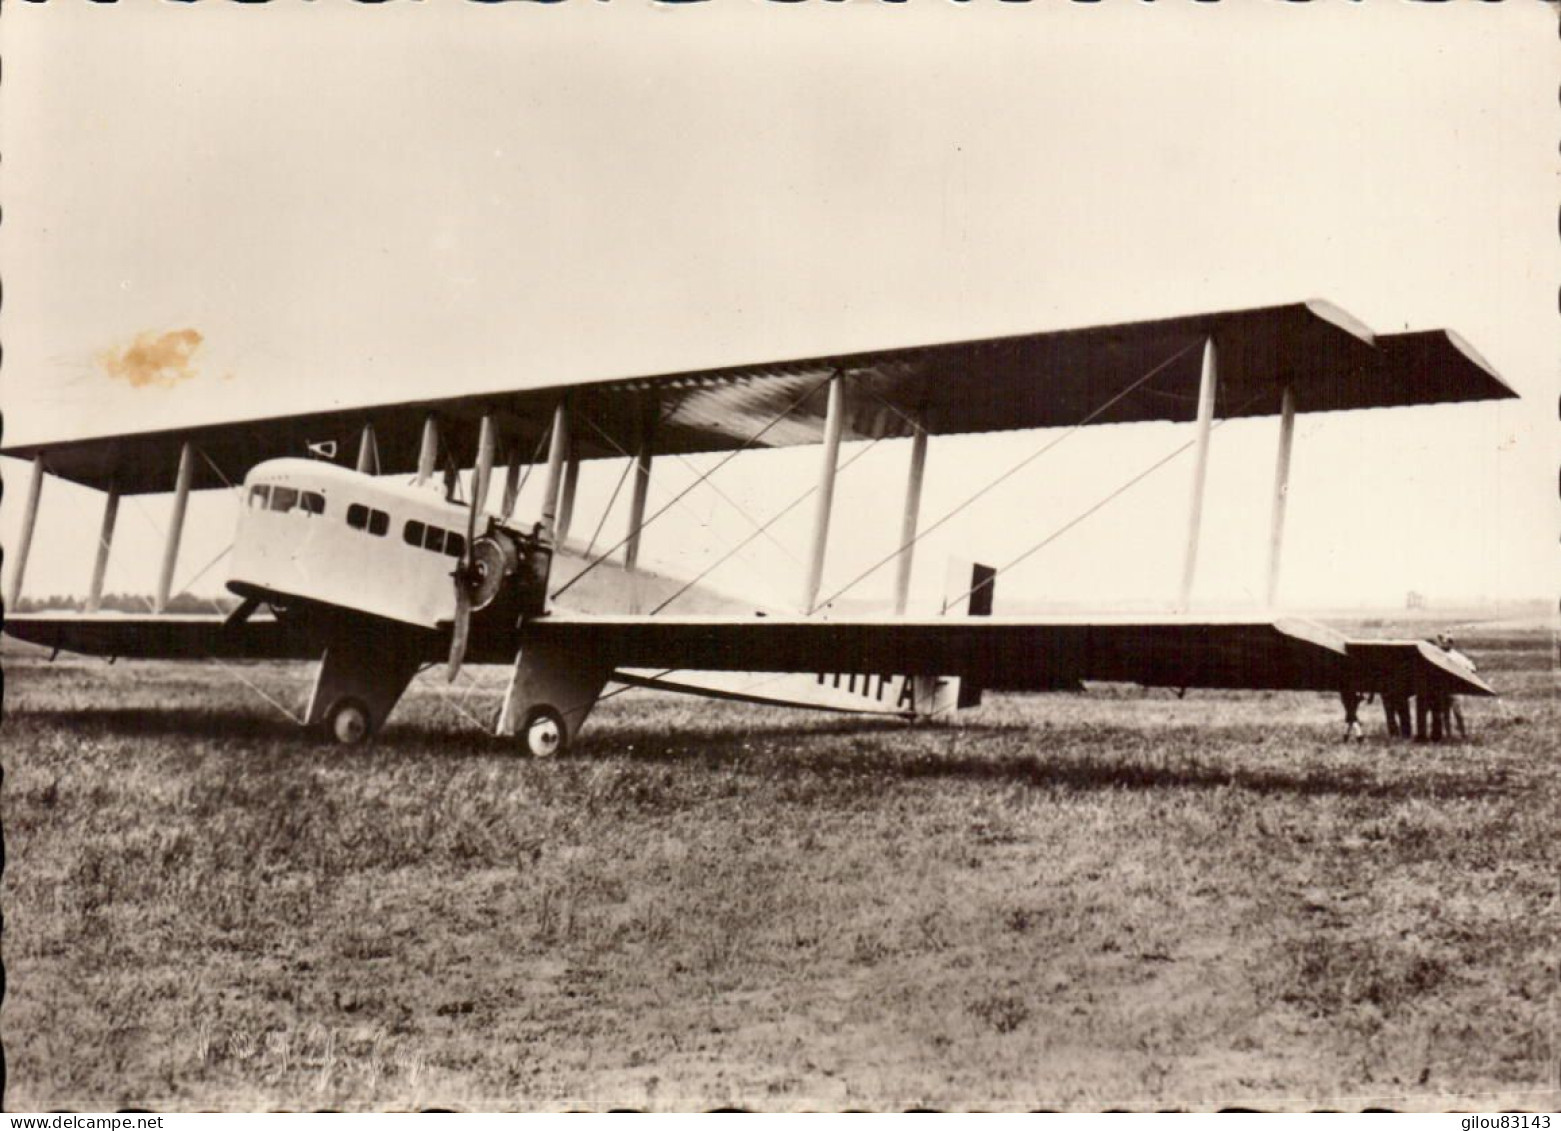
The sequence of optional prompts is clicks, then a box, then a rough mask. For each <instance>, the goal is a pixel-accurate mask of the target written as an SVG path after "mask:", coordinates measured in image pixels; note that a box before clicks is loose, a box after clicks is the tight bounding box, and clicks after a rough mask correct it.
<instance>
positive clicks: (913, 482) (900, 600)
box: [894, 424, 927, 616]
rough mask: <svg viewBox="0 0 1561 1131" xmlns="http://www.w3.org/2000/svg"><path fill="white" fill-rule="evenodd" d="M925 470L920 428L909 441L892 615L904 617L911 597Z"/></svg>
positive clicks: (923, 437) (923, 436)
mask: <svg viewBox="0 0 1561 1131" xmlns="http://www.w3.org/2000/svg"><path fill="white" fill-rule="evenodd" d="M926 466H927V430H926V429H925V428H923V427H922V426H921V425H920V424H917V425H916V431H915V433H914V435H913V436H912V437H911V469H910V474H909V475H908V476H907V477H906V480H905V517H904V518H903V519H902V520H901V523H900V560H899V562H898V563H897V564H896V566H895V574H894V615H895V616H904V615H905V606H906V604H907V603H908V602H909V601H910V596H911V565H912V563H913V561H914V559H915V555H916V523H917V520H918V519H919V518H920V516H921V479H922V472H923V471H924V470H925V469H926Z"/></svg>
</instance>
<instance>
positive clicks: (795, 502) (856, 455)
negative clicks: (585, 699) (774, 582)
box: [650, 436, 883, 616]
mask: <svg viewBox="0 0 1561 1131" xmlns="http://www.w3.org/2000/svg"><path fill="white" fill-rule="evenodd" d="M882 439H883V437H882V436H879V437H876V438H875V439H873V440H872V441H871V442H870V443H868V444H867V445H866V446H865V447H863V448H860V449H858V450H857V451H855V452H853V453H852V454H851V458H850V459H848V460H846V461H845V462H844V463H842V464H841V465H840V469H839V470H840V472H844V471H845V470H846V469H847V468H849V467H850V466H851V465H852V464H853V463H855V462H856V461H857V460H859V459H861V458H862V457H863V456H865V455H866V454H867V453H868V452H870V451H872V450H873V448H875V447H877V445H878V442H879V440H882ZM816 494H818V484H816V483H815V484H814V485H813V486H811V487H809V488H808V489H807V490H806V491H804V492H802V494H800V495H798V496H797V497H796V498H794V499H792V500H791V502H789V503H787V504H786V505H785V506H784V507H782V508H781V509H780V510H778V511H776V512H775V513H774V514H773V515H771V516H770V517H769V518H768V519H766V520H765V522H764V524H763V525H762V526H760V527H759V528H758V529H757V530H755V531H754V532H753V533H752V534H750V535H748V537H746V538H744V539H743V540H742V541H741V542H739V543H738V544H737V545H736V546H734V547H732V548H731V549H730V550H728V551H727V552H726V553H725V554H723V555H722V556H721V557H720V558H718V559H717V560H716V561H714V562H713V563H711V564H710V565H708V566H706V567H705V568H704V569H703V570H701V571H700V572H699V573H698V574H697V575H696V576H694V577H692V578H690V579H689V580H688V581H686V582H684V583H683V585H682V586H681V587H680V588H679V589H678V591H677V592H675V593H673V594H672V596H670V597H668V598H667V599H666V600H664V601H662V602H661V604H659V605H657V606H656V607H655V608H654V609H652V610H651V611H650V615H651V616H655V615H656V614H657V613H659V612H661V611H662V610H663V609H665V608H666V607H667V606H668V605H670V604H672V602H674V601H676V600H677V599H678V598H679V597H681V596H682V595H683V594H685V593H687V592H688V591H689V590H690V589H692V588H693V587H694V586H696V585H698V584H699V583H700V582H701V581H703V580H704V579H705V578H707V577H709V576H710V575H711V574H712V573H714V572H715V571H716V570H718V569H720V568H721V567H722V566H723V565H725V564H726V563H727V562H729V561H730V560H731V559H732V558H734V557H736V556H737V554H738V553H739V552H740V551H741V550H743V549H744V548H745V547H747V546H748V545H749V543H751V542H752V541H753V540H754V539H755V538H757V537H759V535H761V534H763V533H765V532H766V531H768V530H769V528H770V527H772V526H774V525H775V524H776V523H777V522H779V521H780V520H781V519H783V518H785V517H786V516H787V515H788V514H790V513H791V512H792V511H794V510H796V509H797V508H798V507H799V506H801V505H802V504H803V503H805V502H807V501H808V500H809V499H811V498H812V497H813V496H814V495H816Z"/></svg>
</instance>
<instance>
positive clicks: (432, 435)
mask: <svg viewBox="0 0 1561 1131" xmlns="http://www.w3.org/2000/svg"><path fill="white" fill-rule="evenodd" d="M438 465H439V419H438V417H436V416H434V414H433V413H429V414H428V415H427V416H425V417H423V439H422V442H421V443H420V444H419V445H418V449H417V482H419V483H427V482H428V481H429V480H430V479H432V478H433V477H434V471H435V470H436V469H437V467H438Z"/></svg>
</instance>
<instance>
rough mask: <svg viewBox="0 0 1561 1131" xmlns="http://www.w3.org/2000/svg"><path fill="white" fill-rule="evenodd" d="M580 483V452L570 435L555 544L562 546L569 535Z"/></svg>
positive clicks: (559, 490) (559, 499)
mask: <svg viewBox="0 0 1561 1131" xmlns="http://www.w3.org/2000/svg"><path fill="white" fill-rule="evenodd" d="M579 485H580V453H579V451H577V450H576V448H575V445H574V438H573V437H570V444H569V458H568V459H567V460H565V461H564V481H563V482H562V483H561V484H560V485H559V488H558V537H557V539H556V540H555V544H556V545H559V546H562V545H563V544H564V539H566V538H568V537H569V527H570V526H571V525H572V524H573V523H574V519H575V488H576V487H578V486H579Z"/></svg>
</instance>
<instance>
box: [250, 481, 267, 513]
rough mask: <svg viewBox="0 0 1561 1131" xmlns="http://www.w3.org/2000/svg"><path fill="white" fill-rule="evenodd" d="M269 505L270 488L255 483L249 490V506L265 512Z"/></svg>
mask: <svg viewBox="0 0 1561 1131" xmlns="http://www.w3.org/2000/svg"><path fill="white" fill-rule="evenodd" d="M270 503H271V488H270V487H269V486H267V485H266V484H264V483H256V484H255V485H254V486H253V487H251V488H250V489H249V505H250V506H251V507H253V508H258V509H259V510H265V509H266V507H267V506H269V505H270Z"/></svg>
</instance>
